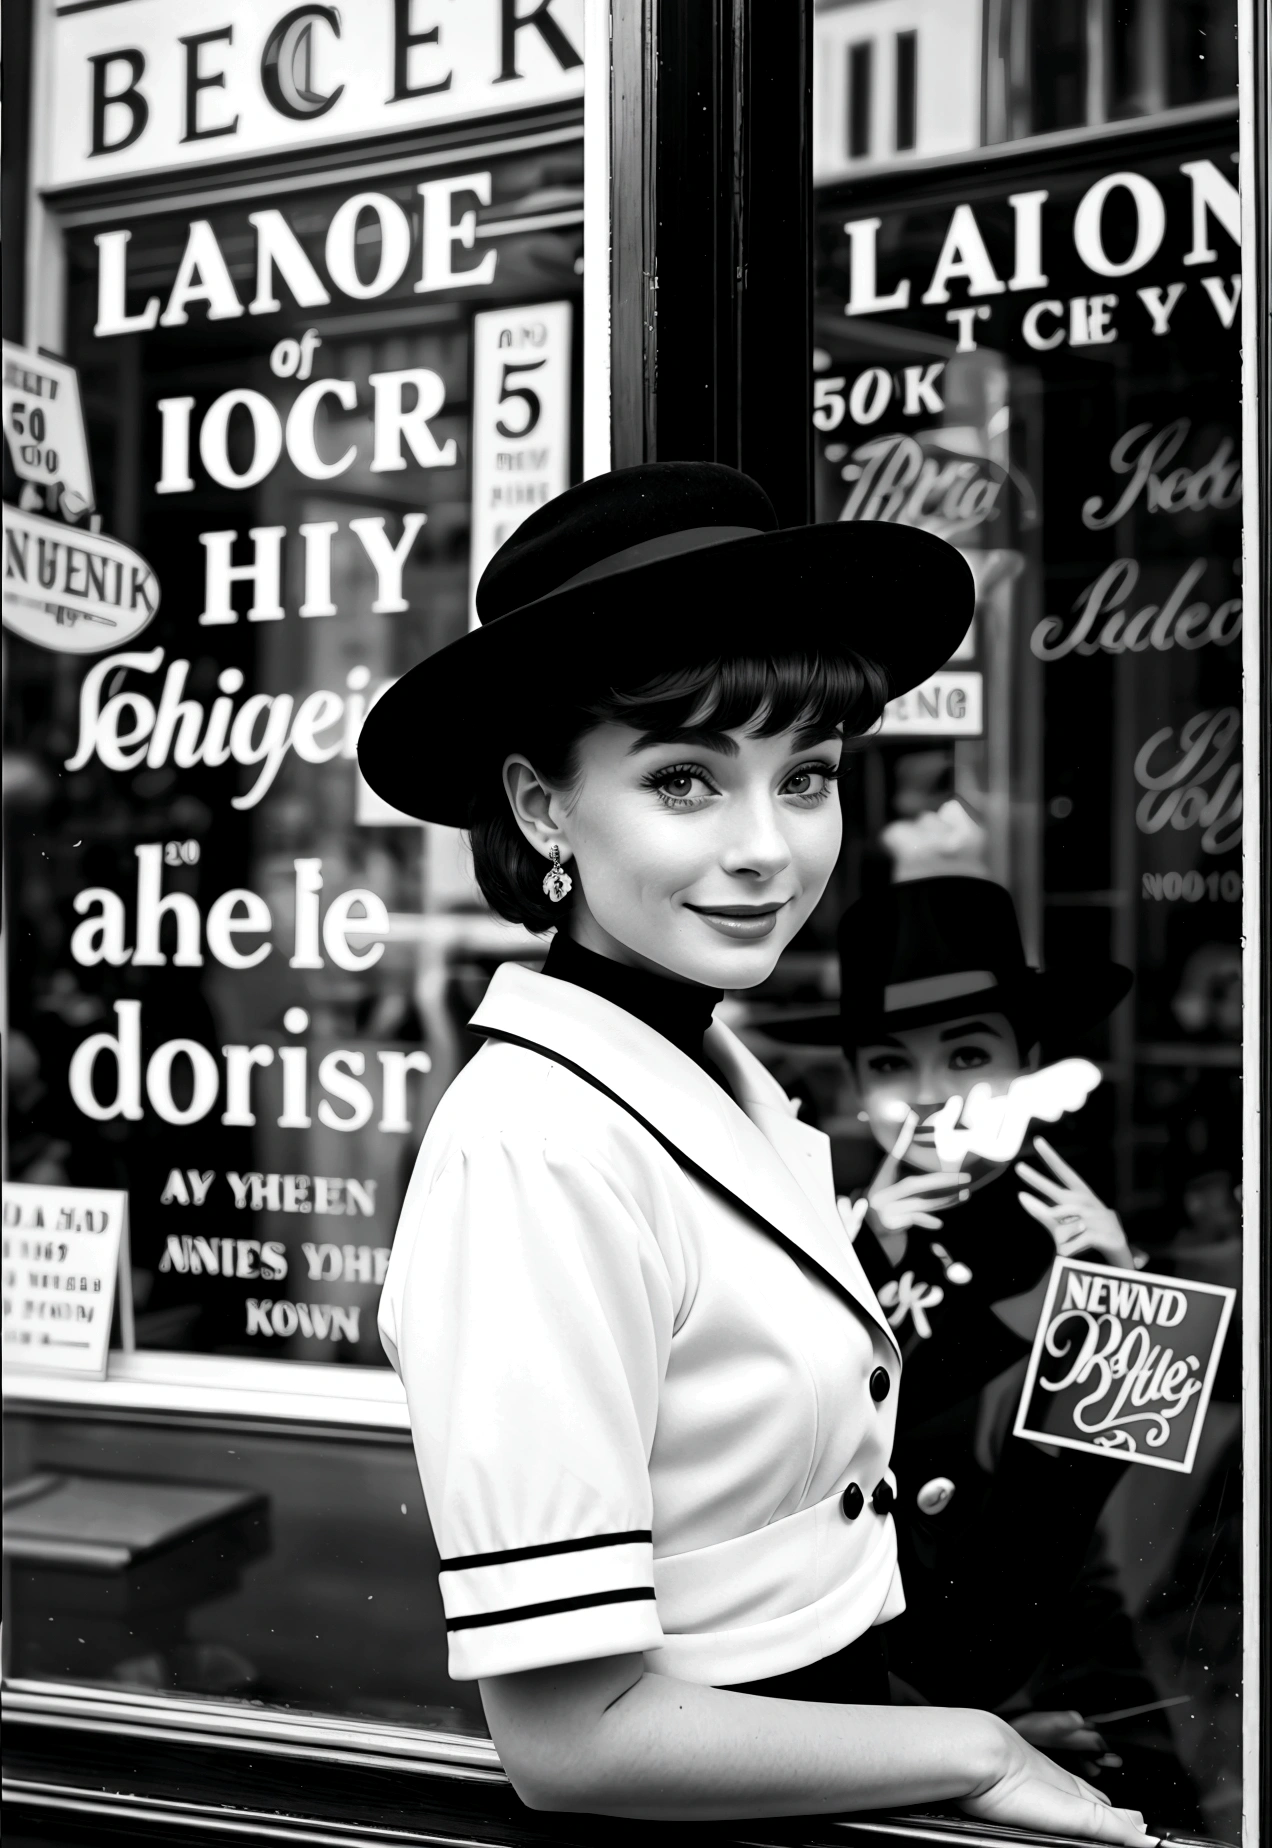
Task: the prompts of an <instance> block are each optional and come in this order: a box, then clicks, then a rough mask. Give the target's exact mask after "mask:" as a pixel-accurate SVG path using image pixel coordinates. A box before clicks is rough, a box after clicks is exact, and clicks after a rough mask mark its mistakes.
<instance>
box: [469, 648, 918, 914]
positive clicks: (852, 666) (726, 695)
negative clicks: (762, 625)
mask: <svg viewBox="0 0 1272 1848" xmlns="http://www.w3.org/2000/svg"><path fill="white" fill-rule="evenodd" d="M888 698H889V689H888V681H887V675H886V674H885V673H884V671H883V669H882V668H881V667H879V666H877V665H876V664H875V663H874V662H872V661H866V660H863V659H860V658H857V657H853V656H826V655H819V654H812V655H804V654H791V655H774V656H772V657H771V658H769V657H766V658H758V657H756V658H753V657H741V658H738V659H726V660H717V661H707V662H704V663H702V664H701V665H700V666H697V667H688V668H678V669H675V670H673V671H672V672H669V673H664V674H659V675H657V676H656V677H655V678H653V679H651V680H648V681H646V682H645V683H644V684H643V685H641V686H638V687H634V688H632V689H630V690H627V689H622V688H610V689H609V690H608V691H606V692H604V693H602V694H600V695H599V696H598V697H597V698H596V699H595V700H592V701H589V702H588V703H586V704H584V705H580V706H576V707H575V708H573V709H572V710H571V711H570V712H569V713H567V714H565V715H559V714H558V715H556V718H555V721H554V722H553V723H552V724H551V725H550V726H549V727H548V728H544V727H541V726H540V725H539V724H538V723H537V722H536V721H534V720H529V719H528V720H527V726H526V735H525V737H524V738H522V739H519V740H517V741H515V742H512V743H510V745H509V749H510V750H522V751H524V752H525V755H526V756H527V757H528V758H530V760H531V762H532V763H533V764H534V766H535V769H536V770H537V771H538V773H539V775H540V776H541V777H542V778H543V779H544V781H545V782H547V783H548V784H550V785H552V786H553V787H555V788H559V789H560V788H568V787H569V785H570V784H571V782H573V781H574V779H575V777H576V776H577V774H578V765H577V758H576V748H577V746H578V743H579V740H580V739H581V738H583V737H585V736H586V734H587V733H588V732H589V731H592V730H594V729H595V727H596V726H598V725H603V724H605V723H607V722H608V723H617V724H620V725H630V726H631V727H633V729H635V730H637V731H640V732H645V733H650V732H652V733H654V734H655V735H658V734H660V733H664V732H665V733H668V734H670V733H673V732H677V731H680V730H682V729H683V728H684V727H686V726H688V725H690V724H693V725H700V726H704V727H709V728H710V729H712V730H715V731H736V730H741V729H742V728H743V727H751V728H752V729H753V730H754V731H755V733H756V735H757V736H758V737H761V738H773V737H776V736H777V734H778V733H779V732H784V731H792V730H795V729H797V728H798V729H800V730H803V729H804V728H809V729H813V730H818V731H822V732H823V733H826V732H830V731H837V730H841V729H842V731H843V732H844V734H845V736H847V737H858V736H860V734H861V733H862V732H865V731H868V730H869V728H870V726H872V725H873V724H874V723H875V721H876V719H878V717H879V716H880V714H881V713H882V711H883V708H884V706H885V705H886V704H887V702H888ZM469 837H470V840H471V843H472V850H473V870H474V872H475V873H476V875H477V884H478V885H479V886H480V888H481V891H482V895H483V897H484V898H485V900H486V902H487V904H488V905H490V906H491V908H492V909H493V910H494V911H496V912H498V914H499V916H500V917H503V918H507V919H508V920H509V922H510V923H513V924H524V925H525V926H526V927H527V928H528V929H529V930H534V931H540V930H550V929H551V928H552V926H553V925H556V924H560V922H561V920H562V909H561V906H559V905H554V904H552V903H551V901H550V900H549V899H548V898H547V897H546V896H545V894H544V892H543V876H544V873H545V872H546V870H547V862H546V861H545V860H544V859H543V858H542V857H541V856H540V855H539V854H537V853H536V852H535V851H534V849H533V848H532V847H531V846H530V843H529V842H528V841H527V840H526V838H525V836H524V835H523V834H522V832H521V829H520V828H519V827H518V826H517V822H516V819H515V817H514V815H513V813H512V809H511V806H510V805H509V802H508V796H507V792H506V791H505V789H504V787H503V781H502V778H501V777H500V776H496V777H494V778H490V779H487V780H486V782H485V783H484V785H483V787H482V788H480V789H479V790H478V791H477V793H476V794H475V796H474V798H473V803H472V808H471V810H470V816H469ZM567 904H568V901H567Z"/></svg>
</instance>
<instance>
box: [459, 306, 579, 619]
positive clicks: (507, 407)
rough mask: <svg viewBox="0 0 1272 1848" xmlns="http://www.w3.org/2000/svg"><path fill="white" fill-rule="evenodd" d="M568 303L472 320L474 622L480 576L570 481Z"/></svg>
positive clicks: (471, 609) (501, 311)
mask: <svg viewBox="0 0 1272 1848" xmlns="http://www.w3.org/2000/svg"><path fill="white" fill-rule="evenodd" d="M570 331H571V307H570V303H569V302H536V303H535V304H534V305H533V306H532V307H528V308H494V309H491V310H489V312H485V313H482V314H478V315H474V317H473V501H472V507H473V511H472V522H473V523H472V551H471V570H470V577H469V599H470V603H469V620H470V622H471V623H472V624H474V625H475V624H476V620H477V612H476V607H475V604H474V602H473V599H474V598H475V597H476V593H477V580H478V579H479V578H480V576H481V574H482V572H483V571H484V570H485V568H486V566H487V564H488V563H489V561H490V559H491V557H492V556H493V555H494V553H495V552H497V551H498V549H499V547H500V546H501V545H502V544H503V542H504V540H505V539H506V538H507V537H508V535H509V533H511V532H515V530H516V528H517V527H518V526H520V524H521V522H522V521H523V520H524V519H525V517H526V515H527V514H528V513H533V511H534V509H535V508H536V507H542V506H544V505H545V504H546V503H547V502H548V501H550V500H552V499H553V498H554V497H555V496H556V495H558V494H559V493H560V492H561V490H562V489H563V488H564V487H565V486H566V485H567V484H568V482H569V479H570Z"/></svg>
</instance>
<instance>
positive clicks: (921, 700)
mask: <svg viewBox="0 0 1272 1848" xmlns="http://www.w3.org/2000/svg"><path fill="white" fill-rule="evenodd" d="M983 693H984V681H983V677H982V676H981V675H980V674H978V673H977V672H976V671H975V670H974V669H972V668H959V669H958V670H956V671H949V670H947V671H946V672H945V673H942V674H933V675H932V677H931V679H929V680H925V681H924V682H923V684H922V686H917V687H912V688H911V690H910V691H909V692H908V693H902V694H901V695H900V696H899V698H897V699H890V700H889V701H888V703H887V705H886V706H885V707H884V709H883V720H882V722H881V724H880V726H879V729H878V731H877V732H876V733H874V734H872V735H873V736H875V737H879V738H979V737H980V735H981V732H982V731H983V729H984V722H983V719H982V708H983V703H984V701H983Z"/></svg>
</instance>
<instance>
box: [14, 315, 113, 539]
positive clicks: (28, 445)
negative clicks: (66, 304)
mask: <svg viewBox="0 0 1272 1848" xmlns="http://www.w3.org/2000/svg"><path fill="white" fill-rule="evenodd" d="M3 416H4V434H5V440H6V441H7V443H8V445H9V454H10V455H11V456H12V458H13V466H14V468H15V470H16V471H17V473H18V475H19V477H20V478H21V479H22V480H23V481H29V482H30V483H31V484H32V485H33V486H35V487H40V488H60V489H61V511H62V513H63V514H64V515H65V516H66V517H67V518H68V519H77V518H78V517H79V516H80V514H82V513H87V511H88V510H89V508H90V507H91V506H92V505H93V475H92V470H91V468H90V467H89V461H88V439H87V438H86V436H85V434H84V416H83V412H82V410H81V409H80V395H79V379H78V377H77V375H76V372H75V368H74V366H68V365H66V364H65V363H64V362H63V361H62V360H60V359H48V358H46V357H45V355H44V354H43V353H34V352H32V351H31V350H30V349H29V348H28V347H20V346H15V345H14V344H13V342H12V341H9V340H6V341H5V343H4V409H3Z"/></svg>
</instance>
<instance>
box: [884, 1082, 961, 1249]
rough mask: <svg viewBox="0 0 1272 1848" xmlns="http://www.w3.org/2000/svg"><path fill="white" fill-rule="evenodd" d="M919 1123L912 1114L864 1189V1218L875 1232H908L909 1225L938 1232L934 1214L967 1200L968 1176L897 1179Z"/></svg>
mask: <svg viewBox="0 0 1272 1848" xmlns="http://www.w3.org/2000/svg"><path fill="white" fill-rule="evenodd" d="M918 1124H919V1119H918V1117H917V1116H916V1115H915V1114H914V1112H913V1111H911V1112H910V1114H909V1115H908V1116H907V1117H906V1120H905V1122H904V1123H903V1124H902V1125H901V1130H900V1133H899V1135H898V1136H897V1139H896V1141H895V1142H894V1143H893V1145H892V1147H891V1149H890V1150H889V1151H888V1153H887V1155H885V1156H884V1159H883V1163H882V1165H881V1166H880V1169H879V1172H878V1173H877V1174H876V1175H875V1177H874V1179H873V1180H872V1181H871V1183H870V1186H869V1187H868V1188H867V1190H866V1197H867V1201H868V1206H869V1210H868V1212H867V1214H866V1217H867V1219H868V1221H869V1223H870V1225H871V1227H872V1228H873V1229H874V1230H875V1231H876V1232H908V1231H909V1229H910V1227H911V1226H922V1227H923V1228H924V1230H925V1231H928V1232H939V1231H941V1229H942V1224H941V1221H940V1219H938V1218H937V1214H938V1213H943V1212H944V1211H945V1210H946V1209H947V1208H948V1207H951V1206H954V1205H956V1204H957V1202H958V1201H959V1200H960V1199H965V1198H966V1194H965V1192H964V1190H965V1189H966V1187H967V1186H968V1184H969V1182H970V1180H971V1176H970V1175H969V1174H944V1173H939V1172H938V1173H936V1174H907V1175H906V1176H905V1177H904V1179H902V1180H898V1178H897V1174H898V1171H899V1169H900V1167H901V1158H902V1156H903V1155H904V1154H905V1152H906V1150H907V1149H908V1148H909V1146H910V1142H911V1140H912V1138H913V1136H914V1132H915V1130H916V1129H917V1128H918Z"/></svg>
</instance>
